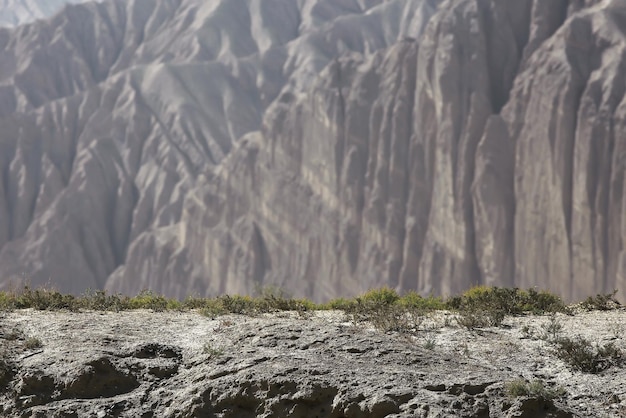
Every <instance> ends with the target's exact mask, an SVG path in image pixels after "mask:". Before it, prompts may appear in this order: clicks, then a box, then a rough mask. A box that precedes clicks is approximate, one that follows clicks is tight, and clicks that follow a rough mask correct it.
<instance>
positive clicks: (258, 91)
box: [0, 0, 626, 300]
mask: <svg viewBox="0 0 626 418" xmlns="http://www.w3.org/2000/svg"><path fill="white" fill-rule="evenodd" d="M625 31H626V4H624V2H622V1H608V2H607V1H603V2H599V1H582V0H571V1H569V0H555V1H549V2H548V1H541V0H519V1H515V2H501V1H495V0H492V1H487V0H445V1H435V0H409V1H406V0H389V1H383V0H345V1H343V0H342V1H337V0H301V1H293V0H271V1H268V0H263V1H261V0H212V1H200V0H163V1H159V2H154V1H151V0H130V1H122V0H107V1H105V2H102V3H100V4H97V3H87V4H81V5H76V6H71V7H67V8H66V9H64V11H63V12H62V13H60V14H58V15H56V16H54V17H53V18H51V19H49V20H46V21H40V22H36V23H34V24H31V25H25V26H20V27H18V28H16V29H12V30H8V29H0V179H1V181H0V277H2V279H3V281H2V283H3V286H4V287H5V288H6V287H10V286H15V285H19V284H20V283H22V282H24V281H29V282H30V283H32V284H43V283H51V284H52V285H54V286H56V287H57V288H59V289H60V290H62V291H70V292H81V291H83V290H85V289H87V288H106V289H109V290H111V291H114V292H124V293H136V292H138V291H140V290H141V289H145V288H149V289H152V290H155V291H157V292H161V293H165V294H167V295H170V296H180V297H184V296H186V295H188V294H191V293H199V294H202V295H205V294H216V293H223V292H228V293H248V292H251V291H252V290H253V289H254V287H255V286H256V285H266V284H273V285H278V286H280V287H283V288H285V289H286V290H288V291H290V292H292V293H294V294H295V295H298V296H307V297H310V298H314V299H317V300H323V299H327V298H329V297H336V296H342V295H354V294H355V293H358V292H360V291H362V290H365V289H367V288H370V287H375V286H381V285H389V286H392V287H396V288H398V289H399V290H407V289H417V290H419V291H421V292H424V293H430V292H434V293H442V294H450V293H455V292H458V291H460V290H462V289H465V288H467V287H469V286H471V285H474V284H481V283H484V284H489V285H506V286H519V287H533V286H537V287H540V288H547V289H550V290H552V291H556V292H558V293H559V294H561V295H562V296H564V297H565V298H568V299H577V298H581V297H586V296H588V295H589V294H592V293H597V292H605V291H609V290H612V289H615V288H617V289H620V290H622V293H624V291H626V244H625V243H626V193H625V190H626V181H625V173H626V135H624V132H622V131H623V130H624V128H625V126H626V125H625V123H624V116H625V115H624V112H626V104H625V103H626V101H625V100H624V89H625V88H626V85H625V83H624V80H623V77H622V76H621V75H622V74H623V71H624V66H625V65H626V37H625Z"/></svg>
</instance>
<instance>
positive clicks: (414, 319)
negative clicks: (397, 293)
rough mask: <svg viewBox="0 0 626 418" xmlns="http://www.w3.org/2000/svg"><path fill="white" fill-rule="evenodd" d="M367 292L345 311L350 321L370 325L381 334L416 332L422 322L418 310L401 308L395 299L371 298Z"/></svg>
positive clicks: (420, 312)
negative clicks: (381, 332)
mask: <svg viewBox="0 0 626 418" xmlns="http://www.w3.org/2000/svg"><path fill="white" fill-rule="evenodd" d="M371 296H372V293H371V292H368V293H366V294H365V295H364V297H360V298H356V300H355V302H354V303H352V304H351V305H349V307H347V308H346V309H345V312H346V314H347V315H348V317H349V318H350V320H351V321H352V322H353V323H355V324H359V323H370V324H372V326H374V328H376V329H379V330H381V331H383V332H389V331H396V332H402V333H412V332H416V331H417V328H418V327H419V325H420V324H421V323H422V321H423V317H422V311H421V310H420V309H416V308H412V307H407V306H401V305H400V304H399V303H396V302H397V301H398V299H397V298H393V297H378V296H379V295H375V296H374V297H371Z"/></svg>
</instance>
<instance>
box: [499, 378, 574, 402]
mask: <svg viewBox="0 0 626 418" xmlns="http://www.w3.org/2000/svg"><path fill="white" fill-rule="evenodd" d="M506 391H507V394H508V395H509V396H511V397H514V398H517V397H520V396H527V397H530V398H540V399H544V400H552V399H555V398H560V397H562V396H564V395H565V393H566V392H565V389H564V388H563V387H562V386H558V387H553V388H551V387H547V386H546V385H545V384H544V383H543V382H542V381H541V380H534V381H532V382H528V381H526V380H524V379H517V380H514V381H512V382H509V383H507V384H506Z"/></svg>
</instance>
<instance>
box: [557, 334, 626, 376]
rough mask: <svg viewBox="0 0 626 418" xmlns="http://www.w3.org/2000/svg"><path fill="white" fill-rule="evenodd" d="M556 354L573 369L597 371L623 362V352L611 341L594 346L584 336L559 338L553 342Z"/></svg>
mask: <svg viewBox="0 0 626 418" xmlns="http://www.w3.org/2000/svg"><path fill="white" fill-rule="evenodd" d="M555 345H556V355H557V357H558V358H560V359H561V360H563V361H564V362H565V363H567V364H569V365H570V366H571V367H572V368H574V369H575V370H579V371H581V372H584V373H599V372H601V371H603V370H606V369H608V368H610V367H612V366H617V365H621V364H622V363H623V362H624V353H623V352H622V351H621V350H620V349H619V348H618V347H616V346H615V345H614V344H613V343H608V344H606V345H604V346H600V345H598V344H596V346H595V347H594V346H593V345H592V344H591V342H590V341H589V340H587V339H585V338H582V337H578V338H575V339H571V338H561V339H559V340H557V341H556V342H555Z"/></svg>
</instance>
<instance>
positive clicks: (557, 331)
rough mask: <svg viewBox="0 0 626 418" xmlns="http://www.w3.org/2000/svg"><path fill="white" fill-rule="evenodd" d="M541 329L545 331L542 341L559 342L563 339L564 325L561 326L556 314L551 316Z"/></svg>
mask: <svg viewBox="0 0 626 418" xmlns="http://www.w3.org/2000/svg"><path fill="white" fill-rule="evenodd" d="M541 328H542V329H543V334H542V335H541V337H540V338H541V339H542V340H547V341H558V340H559V339H560V338H561V332H562V331H563V324H561V322H560V321H559V319H558V318H557V317H556V315H555V314H553V315H550V319H549V320H548V322H545V323H544V324H542V325H541Z"/></svg>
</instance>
